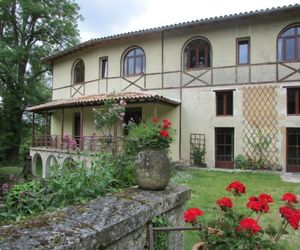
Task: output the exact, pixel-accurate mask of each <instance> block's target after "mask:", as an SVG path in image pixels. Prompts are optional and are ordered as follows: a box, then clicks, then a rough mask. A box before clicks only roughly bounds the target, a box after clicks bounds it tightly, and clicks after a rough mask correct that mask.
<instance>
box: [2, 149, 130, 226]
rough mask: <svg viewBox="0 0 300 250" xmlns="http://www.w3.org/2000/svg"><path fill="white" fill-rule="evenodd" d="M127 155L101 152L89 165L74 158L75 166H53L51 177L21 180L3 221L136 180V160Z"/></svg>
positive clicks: (9, 199) (9, 196)
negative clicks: (134, 174) (28, 180)
mask: <svg viewBox="0 0 300 250" xmlns="http://www.w3.org/2000/svg"><path fill="white" fill-rule="evenodd" d="M131 162H132V161H130V159H129V158H127V157H126V156H125V155H117V156H113V155H104V154H101V153H99V154H98V155H97V156H96V157H95V159H94V161H93V164H92V166H91V167H90V168H87V167H85V166H84V162H83V161H74V164H73V167H66V166H56V167H52V171H51V176H50V177H49V178H48V179H41V180H33V181H30V182H23V183H19V184H17V185H15V186H14V188H13V189H11V190H10V191H9V192H8V194H7V196H6V198H5V203H4V207H2V208H0V221H1V223H6V222H8V221H11V220H19V219H22V218H24V217H26V216H28V215H33V214H38V213H41V212H43V211H46V210H53V209H56V208H59V207H64V206H68V205H71V204H74V203H84V202H87V201H89V200H91V199H93V198H96V197H98V196H102V195H104V194H106V193H110V192H113V191H115V190H117V189H120V188H125V187H128V186H131V185H134V184H135V179H134V178H133V174H132V173H133V164H132V163H131Z"/></svg>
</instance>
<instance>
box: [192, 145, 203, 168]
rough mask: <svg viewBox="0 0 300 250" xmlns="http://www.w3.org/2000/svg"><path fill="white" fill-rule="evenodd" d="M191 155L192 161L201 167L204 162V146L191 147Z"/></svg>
mask: <svg viewBox="0 0 300 250" xmlns="http://www.w3.org/2000/svg"><path fill="white" fill-rule="evenodd" d="M192 150H193V151H192V156H193V162H194V164H195V165H196V166H200V167H202V166H203V164H204V156H205V153H206V151H205V148H202V149H201V148H200V147H197V146H194V145H193V147H192Z"/></svg>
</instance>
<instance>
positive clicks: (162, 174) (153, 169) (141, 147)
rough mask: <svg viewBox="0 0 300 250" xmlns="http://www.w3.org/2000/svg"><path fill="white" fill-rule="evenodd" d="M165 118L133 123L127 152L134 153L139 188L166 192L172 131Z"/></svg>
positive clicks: (169, 172) (169, 171) (169, 173)
mask: <svg viewBox="0 0 300 250" xmlns="http://www.w3.org/2000/svg"><path fill="white" fill-rule="evenodd" d="M171 126H172V123H171V122H170V121H169V120H168V119H163V120H162V122H161V123H159V121H158V119H157V118H156V117H154V118H153V119H152V121H147V122H143V123H140V124H134V123H132V124H131V125H130V128H129V134H128V138H127V143H126V146H125V147H126V151H127V152H128V153H130V154H136V155H137V158H136V162H135V175H136V179H137V184H138V186H139V187H140V188H142V189H148V190H162V189H165V188H166V186H167V185H168V183H169V180H170V177H171V164H170V160H169V158H168V155H167V150H168V148H169V147H170V143H171V142H172V141H173V134H174V129H172V128H171Z"/></svg>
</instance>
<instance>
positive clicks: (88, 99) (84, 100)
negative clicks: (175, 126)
mask: <svg viewBox="0 0 300 250" xmlns="http://www.w3.org/2000/svg"><path fill="white" fill-rule="evenodd" d="M105 100H116V101H120V100H124V101H126V102H128V103H140V102H151V101H162V102H165V103H169V104H172V105H178V104H180V101H178V100H174V99H171V98H167V97H165V96H162V95H158V94H156V93H151V92H121V93H104V94H96V95H88V96H81V97H77V98H70V99H59V100H54V101H51V102H47V103H44V104H40V105H37V106H33V107H29V108H27V109H26V111H31V112H35V111H43V110H50V109H58V108H63V107H75V106H92V105H101V104H103V102H104V101H105Z"/></svg>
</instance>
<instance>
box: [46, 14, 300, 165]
mask: <svg viewBox="0 0 300 250" xmlns="http://www.w3.org/2000/svg"><path fill="white" fill-rule="evenodd" d="M299 21H300V18H299V17H298V16H294V15H286V16H284V17H280V16H276V17H273V18H265V17H260V18H256V19H255V20H254V21H253V20H252V21H251V22H250V21H249V20H248V21H247V20H244V21H242V20H240V21H237V22H235V23H232V22H226V21H224V22H223V23H222V24H218V25H202V26H195V27H189V28H183V29H178V30H172V31H165V32H164V34H163V49H162V33H156V34H151V35H145V36H143V37H135V38H134V39H130V38H128V39H123V40H116V41H111V42H109V43H107V44H103V45H101V46H100V45H98V46H94V47H92V48H89V49H85V50H82V51H81V52H78V53H74V54H71V55H69V56H66V57H64V58H61V59H58V60H56V61H55V62H54V64H53V89H54V90H53V99H60V98H70V97H78V96H81V95H91V94H96V93H104V92H111V91H117V92H118V91H123V90H124V89H126V91H141V90H151V91H155V92H156V93H158V94H162V95H164V96H167V97H169V98H175V99H177V100H180V101H181V108H180V107H176V108H174V107H169V106H165V105H159V118H164V116H166V117H167V118H169V119H170V120H172V122H173V123H174V125H175V127H176V129H177V130H178V133H177V136H176V141H175V143H173V145H172V150H171V151H172V156H173V158H174V159H178V158H179V142H180V141H181V158H182V159H183V160H184V161H189V157H190V156H189V155H190V149H189V147H190V144H189V137H190V133H203V134H205V135H206V150H207V154H206V156H205V157H206V162H207V163H208V166H209V167H213V166H214V164H215V162H214V161H215V160H214V159H215V152H214V150H215V142H214V140H215V139H214V131H215V128H216V127H233V128H234V130H235V148H234V153H235V155H237V154H240V153H242V148H243V141H242V129H243V124H242V121H243V111H242V109H243V100H242V98H243V97H242V96H243V95H242V86H247V85H249V86H252V85H253V84H270V85H276V86H278V88H277V89H276V91H277V93H278V96H279V99H278V103H277V106H276V110H277V112H278V138H279V140H278V141H279V143H278V151H279V161H280V163H281V164H282V165H285V160H286V159H285V131H286V130H285V128H286V127H300V124H299V121H298V119H297V117H295V116H294V117H293V116H287V115H286V92H285V88H282V86H283V85H286V84H291V85H293V84H294V85H298V86H299V84H300V77H299V74H295V75H293V76H291V77H290V78H287V79H285V81H286V83H282V84H278V83H277V81H278V80H279V79H281V78H284V77H285V76H286V75H288V74H289V73H291V70H290V69H289V68H287V67H285V66H282V65H277V64H276V43H277V36H278V34H279V33H280V31H281V30H282V29H283V28H284V27H286V26H287V25H289V24H291V23H295V22H299ZM197 36H199V37H205V38H206V39H208V40H209V42H210V43H211V46H212V60H211V61H212V68H211V69H209V70H198V71H188V72H174V71H179V70H181V64H182V63H181V61H182V50H183V47H184V45H185V44H186V43H187V41H189V39H192V38H193V37H197ZM240 37H250V39H251V40H250V45H251V52H250V57H251V65H249V66H238V67H236V65H235V64H236V39H237V38H240ZM131 46H140V47H141V48H142V49H143V50H144V51H145V55H146V71H145V73H146V74H145V75H144V76H143V77H141V78H139V77H127V81H126V80H124V79H122V78H121V76H122V73H121V72H122V63H121V62H122V56H123V54H124V52H125V51H126V49H127V48H129V47H131ZM162 55H163V57H162ZM104 56H108V76H109V79H99V58H100V57H104ZM78 58H82V59H83V60H84V62H85V70H86V71H85V80H86V81H90V82H88V83H86V84H84V85H75V86H70V84H71V78H72V77H71V72H72V67H73V63H74V61H75V60H76V59H78ZM253 64H254V65H253ZM255 64H259V65H255ZM261 64H264V65H261ZM288 66H289V67H292V68H295V69H298V68H299V67H300V63H297V62H296V63H291V64H288ZM223 67H227V68H223ZM167 71H170V72H169V73H167V74H164V75H163V76H162V75H161V72H167ZM277 73H278V74H277ZM149 74H150V75H149ZM200 74H201V76H200V77H199V75H200ZM197 77H198V78H199V79H200V80H201V81H198V80H197V79H194V78H197ZM290 80H292V81H293V82H290ZM130 81H131V82H134V84H130ZM58 88H59V89H58ZM224 89H234V115H233V116H232V117H217V116H216V114H215V110H216V108H215V92H214V90H224ZM76 91H77V94H75V95H73V94H74V93H75V92H76ZM132 106H141V105H132ZM142 106H143V119H145V118H146V119H148V118H150V117H151V116H152V114H153V112H152V111H153V110H152V108H153V104H143V105H142ZM180 109H181V111H180ZM74 112H75V110H67V109H66V111H65V131H66V132H68V133H69V134H72V133H73V130H72V129H73V125H72V121H73V118H72V117H73V116H72V113H74ZM180 114H181V136H180V135H179V131H180V130H179V129H180ZM84 120H85V121H92V120H93V117H92V111H91V108H85V109H84ZM60 126H61V125H60V113H59V112H58V111H55V112H54V113H53V115H52V125H51V127H52V133H56V134H60ZM94 131H95V127H94V125H93V122H85V125H84V134H91V133H93V132H94Z"/></svg>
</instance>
